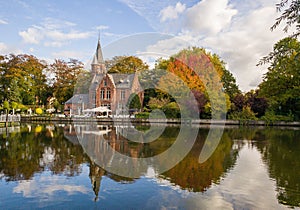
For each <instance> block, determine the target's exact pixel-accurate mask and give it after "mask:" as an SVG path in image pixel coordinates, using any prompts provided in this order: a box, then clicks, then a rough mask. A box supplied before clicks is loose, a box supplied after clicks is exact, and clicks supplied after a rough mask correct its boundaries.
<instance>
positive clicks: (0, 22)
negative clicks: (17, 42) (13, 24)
mask: <svg viewBox="0 0 300 210" xmlns="http://www.w3.org/2000/svg"><path fill="white" fill-rule="evenodd" d="M1 24H3V25H6V24H8V22H7V21H5V20H2V19H0V25H1Z"/></svg>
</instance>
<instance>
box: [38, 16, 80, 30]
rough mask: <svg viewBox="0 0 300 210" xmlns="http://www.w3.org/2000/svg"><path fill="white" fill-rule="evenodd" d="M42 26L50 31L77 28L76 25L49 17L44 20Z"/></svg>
mask: <svg viewBox="0 0 300 210" xmlns="http://www.w3.org/2000/svg"><path fill="white" fill-rule="evenodd" d="M41 25H42V26H43V27H44V28H46V29H48V30H53V29H62V28H66V27H72V26H76V23H73V22H70V21H65V20H58V19H55V18H49V17H47V18H45V19H44V20H43V22H42V24H41Z"/></svg>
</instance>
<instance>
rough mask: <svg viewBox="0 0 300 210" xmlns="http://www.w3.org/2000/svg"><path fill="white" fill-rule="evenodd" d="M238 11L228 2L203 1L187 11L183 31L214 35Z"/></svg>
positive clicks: (218, 0) (229, 21)
mask: <svg viewBox="0 0 300 210" xmlns="http://www.w3.org/2000/svg"><path fill="white" fill-rule="evenodd" d="M237 13H238V11H237V10H236V9H233V8H232V6H231V5H230V4H229V0H203V1H200V2H199V3H198V4H196V5H195V6H193V7H192V8H189V9H187V11H186V13H185V18H184V22H183V26H182V27H183V29H186V30H190V31H192V32H194V33H195V32H196V33H201V34H203V35H215V34H217V33H219V32H220V31H222V30H223V29H224V28H225V27H227V26H228V25H229V24H230V23H231V20H232V18H233V16H234V15H236V14H237Z"/></svg>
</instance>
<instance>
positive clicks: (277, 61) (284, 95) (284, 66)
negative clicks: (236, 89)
mask: <svg viewBox="0 0 300 210" xmlns="http://www.w3.org/2000/svg"><path fill="white" fill-rule="evenodd" d="M299 52H300V42H299V41H298V40H297V39H295V38H291V37H287V38H284V39H282V40H280V41H279V42H277V43H276V44H275V46H274V49H273V52H271V53H270V54H269V55H268V56H266V57H264V58H263V60H262V61H261V63H260V64H263V63H269V64H270V66H269V68H268V72H267V73H266V74H265V75H264V78H263V81H262V83H261V84H260V85H259V88H260V90H259V95H260V96H263V97H265V98H266V99H267V100H268V103H269V104H270V108H271V109H272V110H273V111H275V112H276V113H277V114H284V115H287V114H290V113H292V114H294V115H295V118H297V119H299V118H300V113H299V110H300V71H299V70H300V56H299Z"/></svg>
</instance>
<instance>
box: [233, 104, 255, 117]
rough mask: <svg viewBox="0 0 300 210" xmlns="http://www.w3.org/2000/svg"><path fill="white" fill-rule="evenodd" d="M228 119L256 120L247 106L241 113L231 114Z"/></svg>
mask: <svg viewBox="0 0 300 210" xmlns="http://www.w3.org/2000/svg"><path fill="white" fill-rule="evenodd" d="M228 118H229V119H231V120H257V118H256V116H255V113H254V112H253V111H252V110H251V108H250V107H249V106H246V107H243V110H242V111H235V112H232V113H231V114H230V115H229V117H228Z"/></svg>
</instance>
